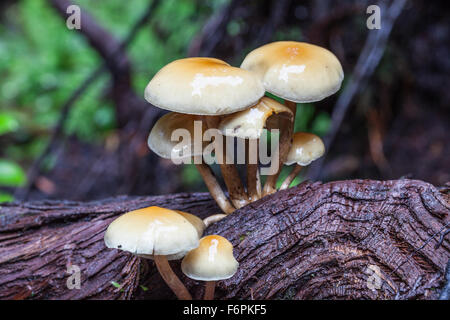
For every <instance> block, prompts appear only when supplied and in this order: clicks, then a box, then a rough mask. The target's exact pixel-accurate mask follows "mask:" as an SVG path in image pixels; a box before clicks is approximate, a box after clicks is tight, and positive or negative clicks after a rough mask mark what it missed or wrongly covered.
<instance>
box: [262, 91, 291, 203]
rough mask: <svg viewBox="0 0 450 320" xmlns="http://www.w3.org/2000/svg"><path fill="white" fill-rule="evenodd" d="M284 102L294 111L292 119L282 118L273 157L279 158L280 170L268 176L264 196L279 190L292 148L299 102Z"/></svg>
mask: <svg viewBox="0 0 450 320" xmlns="http://www.w3.org/2000/svg"><path fill="white" fill-rule="evenodd" d="M284 104H285V105H286V106H287V107H288V108H289V109H291V111H292V113H293V117H292V120H287V123H286V120H284V119H282V120H280V121H281V125H280V126H279V127H280V129H281V133H280V142H279V147H278V149H277V152H275V154H274V155H272V159H276V158H278V165H279V167H278V171H277V172H276V173H275V174H273V175H271V176H268V177H267V180H266V183H265V184H264V188H263V196H265V195H268V194H271V193H274V192H276V191H277V189H276V185H277V180H278V176H279V175H280V173H281V170H282V169H283V164H284V162H285V161H286V157H287V155H288V153H289V149H290V148H291V144H292V134H293V132H294V123H295V114H296V110H297V104H296V103H295V102H292V101H289V100H284Z"/></svg>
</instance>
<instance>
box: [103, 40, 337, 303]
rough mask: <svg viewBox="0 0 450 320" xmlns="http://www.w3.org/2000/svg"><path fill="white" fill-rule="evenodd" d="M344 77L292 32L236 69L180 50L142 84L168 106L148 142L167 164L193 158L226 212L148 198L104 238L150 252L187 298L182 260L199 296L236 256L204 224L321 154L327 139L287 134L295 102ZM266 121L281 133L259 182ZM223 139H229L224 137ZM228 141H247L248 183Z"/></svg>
mask: <svg viewBox="0 0 450 320" xmlns="http://www.w3.org/2000/svg"><path fill="white" fill-rule="evenodd" d="M343 77H344V74H343V71H342V67H341V64H340V63H339V61H338V59H337V58H336V57H335V55H334V54H332V53H331V52H330V51H328V50H326V49H324V48H321V47H318V46H315V45H312V44H307V43H302V42H293V41H281V42H274V43H270V44H267V45H264V46H262V47H260V48H258V49H256V50H253V51H252V52H250V53H249V54H248V55H247V56H246V58H245V59H244V61H243V62H242V64H241V66H240V68H237V67H232V66H230V65H229V64H228V63H226V62H224V61H221V60H218V59H214V58H186V59H180V60H176V61H173V62H171V63H169V64H168V65H166V66H165V67H163V68H162V69H161V70H160V71H159V72H158V73H157V74H156V75H155V76H154V77H153V79H151V81H150V82H149V84H148V85H147V87H146V89H145V98H146V99H147V101H148V102H150V103H151V104H153V105H154V106H156V107H159V108H162V109H165V110H169V111H170V112H169V113H167V114H166V115H164V116H163V117H161V118H160V119H159V120H158V121H157V122H156V124H155V125H154V127H153V128H152V130H151V132H150V135H149V138H148V146H149V147H150V149H151V150H153V151H154V152H155V153H156V154H157V155H158V156H160V157H162V158H166V159H171V160H172V161H173V162H174V163H177V164H180V163H190V162H194V164H195V165H196V167H197V169H198V171H199V172H200V175H201V176H202V178H203V180H204V182H205V184H206V186H207V188H208V190H209V192H210V193H211V196H212V197H213V198H214V199H215V201H216V202H217V204H218V206H219V207H220V208H221V210H222V211H223V213H220V214H214V215H211V216H209V217H207V218H205V219H204V220H201V219H199V218H198V217H196V216H195V215H192V214H189V213H186V212H182V211H177V210H170V209H165V208H160V207H154V206H153V207H148V208H143V209H139V210H135V211H131V212H128V213H126V214H124V215H122V216H120V217H119V218H117V219H116V220H114V221H113V222H112V223H111V224H110V225H109V227H108V229H107V231H106V233H105V244H106V246H107V247H109V248H115V249H120V250H124V251H127V252H130V253H132V254H134V255H137V256H139V257H142V258H145V259H152V260H153V261H154V263H155V265H156V268H157V269H158V271H159V273H160V274H161V277H162V278H163V279H164V281H165V282H166V283H167V285H168V286H169V287H170V288H171V289H172V291H173V292H174V293H175V295H176V296H177V297H178V298H179V299H185V300H188V299H192V296H191V294H190V293H189V291H188V290H187V289H186V287H185V286H184V285H183V283H182V282H181V280H180V279H179V278H178V276H177V275H176V274H175V273H174V272H173V270H172V268H171V266H170V264H169V262H168V261H169V260H180V259H183V260H182V262H181V270H182V272H183V273H184V274H185V275H186V276H187V277H189V278H191V279H194V280H197V281H205V282H206V284H205V294H204V299H206V300H210V299H213V297H214V289H215V283H216V281H219V280H224V279H228V278H230V277H232V276H233V275H234V274H235V273H236V271H237V268H238V262H237V261H236V259H235V258H234V256H233V246H232V244H231V243H230V242H229V241H228V240H227V239H225V238H223V237H221V236H219V235H208V236H205V237H202V236H203V232H204V230H205V229H206V228H207V227H208V226H209V225H211V224H213V223H216V222H217V221H220V220H222V219H224V218H225V217H226V216H227V215H229V214H231V213H232V212H234V211H235V210H236V209H239V208H241V207H243V206H244V205H246V204H248V203H250V202H253V201H256V200H258V199H260V198H262V197H264V196H265V195H268V194H271V193H274V192H276V186H277V180H278V177H279V174H280V172H281V169H282V166H283V165H288V166H291V165H292V166H293V169H292V171H291V173H290V174H289V175H288V176H287V177H286V178H285V180H284V181H282V183H281V186H280V189H287V188H289V186H290V185H291V183H292V182H293V181H294V179H295V178H296V176H297V175H298V174H299V172H300V170H301V169H302V168H303V167H305V166H307V165H309V164H310V163H311V162H313V161H315V160H316V159H318V158H319V157H321V156H322V155H323V154H324V152H325V146H324V144H323V142H322V140H321V139H320V138H319V137H318V136H316V135H314V134H312V133H307V132H296V133H294V121H295V116H296V110H297V103H304V102H313V101H319V100H322V99H324V98H326V97H328V96H330V95H332V94H334V93H335V92H337V91H338V90H339V88H340V87H341V83H342V80H343ZM266 92H268V93H270V94H272V95H275V96H277V97H279V98H281V99H283V100H284V105H283V104H281V103H279V102H277V101H276V100H274V99H272V98H269V97H267V96H265V93H266ZM265 130H267V131H270V132H274V130H276V131H277V132H278V133H279V135H278V138H279V139H278V145H277V148H276V149H275V151H273V152H272V153H271V155H270V159H269V160H270V163H271V164H273V163H277V164H278V166H276V169H275V171H274V172H272V173H271V174H268V175H267V178H266V182H265V184H264V186H262V182H261V177H260V175H261V173H262V170H261V169H262V166H260V162H261V160H262V159H260V157H259V155H260V152H259V148H260V147H261V146H264V142H266V140H265V139H264V138H263V133H264V132H265ZM180 139H181V141H180ZM229 139H232V141H233V143H232V148H230V146H229V144H228V143H225V141H228V140H229ZM209 142H210V143H209ZM234 142H237V144H238V145H240V146H244V147H243V150H239V148H238V151H237V153H238V154H239V155H242V154H244V155H245V157H244V158H245V159H244V164H245V165H246V168H247V170H246V171H247V181H246V183H245V184H244V182H243V181H242V180H241V178H240V176H239V173H238V170H237V167H236V163H235V162H234V159H235V157H234V155H235V148H234V147H235V146H234ZM261 143H263V144H261ZM214 160H215V161H216V162H217V163H218V164H219V165H220V169H221V173H222V176H223V180H224V182H225V186H226V189H227V191H228V192H225V191H224V189H223V188H222V186H221V185H220V184H219V182H218V180H217V179H216V176H215V175H214V173H213V171H212V169H211V164H212V163H213V162H214Z"/></svg>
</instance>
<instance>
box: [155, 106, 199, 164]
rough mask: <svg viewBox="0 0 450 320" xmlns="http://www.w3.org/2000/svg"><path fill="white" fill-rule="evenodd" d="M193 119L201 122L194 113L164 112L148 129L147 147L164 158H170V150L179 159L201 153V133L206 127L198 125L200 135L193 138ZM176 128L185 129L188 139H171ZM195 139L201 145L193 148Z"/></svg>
mask: <svg viewBox="0 0 450 320" xmlns="http://www.w3.org/2000/svg"><path fill="white" fill-rule="evenodd" d="M194 121H199V123H201V122H200V121H201V118H200V117H199V116H195V115H190V114H182V113H176V112H169V113H167V114H165V115H164V116H162V117H161V118H159V119H158V121H156V123H155V125H154V126H153V128H152V130H151V131H150V135H149V136H148V141H147V142H148V146H149V148H150V149H151V150H152V151H153V152H155V153H156V154H157V155H158V156H160V157H161V158H164V159H172V152H173V156H176V157H178V158H179V159H184V158H190V157H193V156H200V155H202V151H203V144H204V142H203V133H204V131H205V129H206V127H205V126H204V125H201V127H199V129H200V130H199V132H198V134H200V137H198V139H195V138H196V137H195V132H194V131H195V130H194ZM177 129H184V130H187V132H186V134H188V137H189V140H184V139H183V140H182V139H181V138H179V137H176V136H174V139H175V140H174V141H172V134H174V133H175V130H177ZM180 132H181V131H180ZM181 133H182V132H181ZM178 139H179V140H178ZM197 141H199V142H200V143H201V146H199V147H198V148H195V146H194V144H195V142H197Z"/></svg>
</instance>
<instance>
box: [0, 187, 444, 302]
mask: <svg viewBox="0 0 450 320" xmlns="http://www.w3.org/2000/svg"><path fill="white" fill-rule="evenodd" d="M149 205H159V206H165V207H169V208H174V209H180V210H184V211H187V212H190V213H193V214H196V215H198V216H200V217H205V216H207V215H209V214H215V213H218V212H219V209H218V208H217V207H216V205H215V204H214V203H213V202H212V201H211V199H210V197H209V196H208V195H207V194H177V195H168V196H154V197H119V198H114V199H107V200H103V201H96V202H89V203H79V202H66V201H57V202H33V203H18V204H9V205H3V206H0V299H27V298H28V299H163V298H169V299H170V298H174V295H173V294H172V293H171V292H170V291H169V289H168V288H167V287H166V286H165V284H164V283H163V282H162V280H161V278H160V277H159V276H158V274H157V273H156V268H155V266H154V265H153V262H152V261H145V260H139V259H138V258H135V257H133V256H131V255H130V254H127V253H122V252H119V251H117V250H111V249H107V248H105V246H104V243H103V234H104V231H105V229H106V227H107V225H108V224H109V223H110V222H111V221H112V220H113V219H114V218H116V217H117V216H118V215H119V214H121V213H123V212H126V211H129V210H133V209H136V208H141V207H144V206H149ZM449 213H450V205H449V195H448V189H447V190H445V189H442V190H440V191H439V190H438V189H436V188H435V187H433V186H432V185H430V184H427V183H424V182H422V181H416V180H396V181H384V182H380V181H369V180H353V181H339V182H331V183H326V184H321V183H309V182H307V183H303V184H301V185H300V186H298V187H296V188H292V189H288V190H285V191H282V192H278V193H276V194H274V195H271V196H268V197H265V198H263V199H261V200H259V201H257V202H255V203H252V204H250V205H248V206H246V207H244V208H242V209H240V210H238V211H236V212H235V213H234V214H232V215H230V216H229V217H227V218H226V219H224V220H222V221H220V222H218V223H217V224H215V225H212V226H211V227H209V228H208V229H207V230H206V233H207V234H212V233H215V234H220V235H222V236H225V237H227V238H228V239H229V240H230V241H231V242H232V243H233V245H234V246H235V256H236V258H237V260H238V261H239V263H240V266H239V270H238V272H237V274H236V275H235V276H234V277H233V278H231V279H229V280H226V281H222V282H219V283H218V288H217V290H216V297H217V298H222V299H228V298H238V299H251V298H254V299H416V298H418V299H436V298H438V297H439V294H440V292H441V288H442V287H443V286H444V285H445V275H444V274H445V267H446V264H447V262H448V260H449V257H450V243H449V241H448V239H446V238H444V240H443V242H442V244H441V245H440V246H439V247H436V245H437V243H438V242H439V239H440V237H441V235H442V234H444V231H445V230H447V228H448V223H449V221H450V217H449ZM71 265H75V266H79V268H80V269H81V289H79V290H78V289H72V290H70V289H68V288H67V285H66V281H67V280H68V278H69V277H70V276H71V274H70V273H68V272H67V269H68V267H69V266H71ZM171 265H172V266H173V267H174V269H175V270H176V272H177V273H178V274H179V275H180V277H181V279H182V281H183V282H185V283H186V284H187V286H188V288H189V289H190V291H191V292H192V293H193V295H194V297H196V298H199V297H200V296H201V294H202V292H203V285H204V284H203V283H200V282H195V281H192V280H189V279H187V278H186V277H184V276H183V275H182V274H181V273H180V270H179V262H176V261H175V262H171ZM112 282H115V283H117V284H120V285H121V287H120V288H116V287H115V286H114V285H112Z"/></svg>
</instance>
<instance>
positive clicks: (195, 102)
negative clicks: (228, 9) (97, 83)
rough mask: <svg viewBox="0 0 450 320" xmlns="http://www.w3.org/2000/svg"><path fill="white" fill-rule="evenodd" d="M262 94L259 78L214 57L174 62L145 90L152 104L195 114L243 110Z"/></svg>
mask: <svg viewBox="0 0 450 320" xmlns="http://www.w3.org/2000/svg"><path fill="white" fill-rule="evenodd" d="M263 95H264V87H263V85H262V83H261V81H260V79H259V78H258V77H256V76H255V75H254V74H252V73H251V72H249V71H247V70H243V69H240V68H236V67H232V66H230V65H229V64H228V63H226V62H224V61H221V60H219V59H214V58H186V59H180V60H175V61H173V62H171V63H169V64H168V65H166V66H165V67H163V68H162V69H161V70H159V72H158V73H157V74H156V75H155V76H154V77H153V79H152V80H151V81H150V82H149V84H148V85H147V88H146V89H145V99H147V101H148V102H150V103H151V104H153V105H155V106H157V107H159V108H162V109H166V110H170V111H175V112H180V113H188V114H196V115H222V114H228V113H233V112H236V111H240V110H244V109H246V108H248V107H249V106H252V105H254V104H255V103H256V102H258V100H259V98H261V97H262V96H263Z"/></svg>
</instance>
